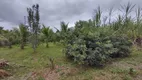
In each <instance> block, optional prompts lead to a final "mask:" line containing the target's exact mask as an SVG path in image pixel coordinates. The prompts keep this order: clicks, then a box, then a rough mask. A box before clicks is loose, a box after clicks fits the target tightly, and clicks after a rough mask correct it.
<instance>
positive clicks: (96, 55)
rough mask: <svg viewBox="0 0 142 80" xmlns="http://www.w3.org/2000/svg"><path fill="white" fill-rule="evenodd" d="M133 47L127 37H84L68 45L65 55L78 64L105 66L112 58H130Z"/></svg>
mask: <svg viewBox="0 0 142 80" xmlns="http://www.w3.org/2000/svg"><path fill="white" fill-rule="evenodd" d="M131 45H132V44H131V42H130V41H129V40H128V39H127V38H125V37H102V38H101V37H95V38H88V37H84V38H80V39H76V40H73V41H72V44H68V46H67V47H66V48H65V54H66V56H67V57H68V58H69V59H72V60H74V61H75V62H78V63H82V64H85V65H91V66H103V65H105V63H106V62H107V61H109V60H110V59H111V58H119V57H127V56H129V55H130V47H131Z"/></svg>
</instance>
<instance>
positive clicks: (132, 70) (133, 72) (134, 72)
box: [129, 68, 136, 76]
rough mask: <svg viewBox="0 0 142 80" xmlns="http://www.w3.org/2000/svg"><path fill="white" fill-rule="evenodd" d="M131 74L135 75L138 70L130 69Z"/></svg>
mask: <svg viewBox="0 0 142 80" xmlns="http://www.w3.org/2000/svg"><path fill="white" fill-rule="evenodd" d="M129 74H130V75H132V76H134V75H135V74H136V71H135V70H134V68H130V69H129Z"/></svg>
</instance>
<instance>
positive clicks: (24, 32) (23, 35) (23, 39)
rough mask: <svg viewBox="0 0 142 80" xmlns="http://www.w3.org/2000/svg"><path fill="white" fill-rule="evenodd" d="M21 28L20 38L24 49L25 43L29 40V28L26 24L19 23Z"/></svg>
mask: <svg viewBox="0 0 142 80" xmlns="http://www.w3.org/2000/svg"><path fill="white" fill-rule="evenodd" d="M19 30H20V37H21V38H20V40H21V49H24V45H25V43H26V40H27V36H28V30H27V27H26V26H25V25H24V24H20V25H19Z"/></svg>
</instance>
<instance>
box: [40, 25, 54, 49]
mask: <svg viewBox="0 0 142 80" xmlns="http://www.w3.org/2000/svg"><path fill="white" fill-rule="evenodd" d="M52 32H53V31H52V30H51V29H50V27H45V25H43V28H42V33H43V34H44V36H45V42H46V47H47V48H48V47H49V45H48V42H49V41H50V38H51V35H52Z"/></svg>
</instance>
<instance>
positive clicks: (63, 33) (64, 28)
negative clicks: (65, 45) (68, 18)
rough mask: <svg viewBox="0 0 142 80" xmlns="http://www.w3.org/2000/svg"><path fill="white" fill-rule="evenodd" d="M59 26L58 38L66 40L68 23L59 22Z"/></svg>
mask: <svg viewBox="0 0 142 80" xmlns="http://www.w3.org/2000/svg"><path fill="white" fill-rule="evenodd" d="M60 25H61V32H60V36H61V38H62V39H63V40H66V38H67V34H68V23H67V24H66V23H65V22H61V23H60Z"/></svg>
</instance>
